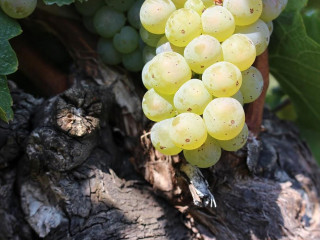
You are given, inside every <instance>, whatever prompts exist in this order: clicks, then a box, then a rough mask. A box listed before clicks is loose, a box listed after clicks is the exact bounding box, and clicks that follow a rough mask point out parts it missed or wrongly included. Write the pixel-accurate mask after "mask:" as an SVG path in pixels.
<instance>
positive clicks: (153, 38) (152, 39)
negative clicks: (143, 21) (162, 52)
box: [139, 27, 163, 47]
mask: <svg viewBox="0 0 320 240" xmlns="http://www.w3.org/2000/svg"><path fill="white" fill-rule="evenodd" d="M139 33H140V37H141V39H142V41H143V42H144V43H146V44H147V45H149V46H150V47H156V46H157V43H158V42H159V40H160V38H161V37H162V36H163V34H153V33H151V32H148V31H147V30H146V29H145V28H144V27H141V28H140V31H139Z"/></svg>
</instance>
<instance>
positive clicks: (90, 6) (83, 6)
mask: <svg viewBox="0 0 320 240" xmlns="http://www.w3.org/2000/svg"><path fill="white" fill-rule="evenodd" d="M103 5H104V1H103V0H95V1H92V0H91V1H86V2H79V1H76V2H75V3H74V6H75V7H76V9H77V11H78V12H79V13H80V14H81V15H82V16H92V15H93V14H94V13H95V12H96V11H97V10H98V9H99V8H100V7H102V6H103Z"/></svg>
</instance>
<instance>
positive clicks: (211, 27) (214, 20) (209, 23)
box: [201, 6, 236, 42]
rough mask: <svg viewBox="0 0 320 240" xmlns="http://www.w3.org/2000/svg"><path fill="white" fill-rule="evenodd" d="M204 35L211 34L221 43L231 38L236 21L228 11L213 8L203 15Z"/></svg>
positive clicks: (218, 7) (217, 7) (216, 7)
mask: <svg viewBox="0 0 320 240" xmlns="http://www.w3.org/2000/svg"><path fill="white" fill-rule="evenodd" d="M201 22H202V29H203V33H205V34H209V35H211V36H213V37H215V38H216V39H218V40H219V41H220V42H223V41H224V40H226V39H227V38H228V37H230V36H231V35H232V34H233V32H234V30H235V27H236V25H235V21H234V18H233V16H232V14H231V13H230V11H228V9H226V8H224V7H221V6H213V7H210V8H208V9H206V10H205V11H204V12H203V14H202V15H201Z"/></svg>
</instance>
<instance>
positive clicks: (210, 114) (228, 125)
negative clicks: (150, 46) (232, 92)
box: [203, 97, 245, 140]
mask: <svg viewBox="0 0 320 240" xmlns="http://www.w3.org/2000/svg"><path fill="white" fill-rule="evenodd" d="M203 119H204V122H205V124H206V126H207V130H208V133H209V134H210V135H211V136H212V137H213V138H215V139H218V140H230V139H232V138H235V137H236V136H237V135H238V134H239V133H240V132H241V130H242V128H243V125H244V121H245V115H244V110H243V108H242V106H241V104H240V103H239V102H238V101H237V100H236V99H234V98H228V97H227V98H215V99H213V100H212V101H211V102H210V103H209V104H208V106H207V107H206V108H205V110H204V112H203Z"/></svg>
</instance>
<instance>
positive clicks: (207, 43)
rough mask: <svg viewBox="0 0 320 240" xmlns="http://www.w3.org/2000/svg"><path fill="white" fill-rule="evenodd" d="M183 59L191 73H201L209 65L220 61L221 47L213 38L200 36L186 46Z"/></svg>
mask: <svg viewBox="0 0 320 240" xmlns="http://www.w3.org/2000/svg"><path fill="white" fill-rule="evenodd" d="M184 58H185V59H186V60H187V62H188V64H189V66H190V68H191V69H192V71H194V72H196V73H203V72H204V70H205V69H207V68H208V67H209V66H210V65H212V64H214V63H216V62H219V61H222V49H221V45H220V43H219V41H218V40H217V39H215V38H214V37H212V36H209V35H201V36H199V37H196V38H195V39H193V40H192V41H191V42H190V43H189V44H188V45H187V46H186V48H185V49H184Z"/></svg>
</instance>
